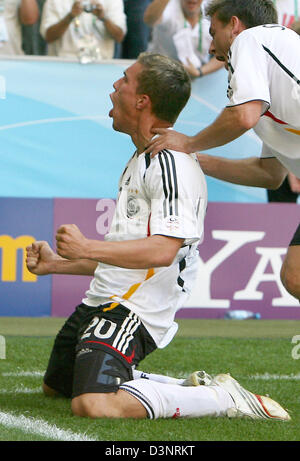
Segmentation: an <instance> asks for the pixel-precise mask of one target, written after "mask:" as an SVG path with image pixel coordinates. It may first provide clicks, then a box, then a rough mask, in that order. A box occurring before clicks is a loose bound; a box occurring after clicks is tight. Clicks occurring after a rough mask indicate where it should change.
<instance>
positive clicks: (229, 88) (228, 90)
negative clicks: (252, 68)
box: [227, 85, 233, 99]
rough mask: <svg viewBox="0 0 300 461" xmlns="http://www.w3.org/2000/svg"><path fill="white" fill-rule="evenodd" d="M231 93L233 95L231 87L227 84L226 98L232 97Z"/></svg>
mask: <svg viewBox="0 0 300 461" xmlns="http://www.w3.org/2000/svg"><path fill="white" fill-rule="evenodd" d="M232 95H233V89H232V88H231V86H230V85H228V88H227V98H228V99H231V98H232Z"/></svg>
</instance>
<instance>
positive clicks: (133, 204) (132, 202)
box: [127, 195, 141, 218]
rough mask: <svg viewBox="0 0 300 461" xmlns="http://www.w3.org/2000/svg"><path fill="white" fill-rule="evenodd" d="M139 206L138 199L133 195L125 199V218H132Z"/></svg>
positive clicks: (137, 211)
mask: <svg viewBox="0 0 300 461" xmlns="http://www.w3.org/2000/svg"><path fill="white" fill-rule="evenodd" d="M140 209H141V207H140V204H139V200H138V199H137V198H136V197H134V196H133V195H130V196H129V197H128V199H127V218H133V217H134V216H136V215H137V214H138V213H139V211H140Z"/></svg>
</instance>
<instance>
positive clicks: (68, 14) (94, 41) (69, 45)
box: [41, 0, 126, 59]
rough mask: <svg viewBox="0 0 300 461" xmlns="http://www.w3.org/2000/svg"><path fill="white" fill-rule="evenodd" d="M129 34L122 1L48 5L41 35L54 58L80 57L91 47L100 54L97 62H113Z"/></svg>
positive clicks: (55, 0) (56, 0)
mask: <svg viewBox="0 0 300 461" xmlns="http://www.w3.org/2000/svg"><path fill="white" fill-rule="evenodd" d="M125 33H126V16H125V13H124V6H123V1H122V0H101V2H95V1H92V2H86V1H75V2H74V1H73V0H64V1H62V0H46V2H45V5H44V9H43V15H42V21H41V34H42V36H43V37H44V38H45V40H46V41H47V43H48V54H49V55H51V56H61V57H76V56H78V55H79V53H80V49H81V48H82V46H87V47H90V48H94V49H95V50H96V51H97V59H111V58H113V55H114V45H115V42H121V41H122V40H123V39H124V36H125Z"/></svg>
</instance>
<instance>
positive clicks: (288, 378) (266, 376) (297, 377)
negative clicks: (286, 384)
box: [249, 373, 300, 381]
mask: <svg viewBox="0 0 300 461" xmlns="http://www.w3.org/2000/svg"><path fill="white" fill-rule="evenodd" d="M249 378H251V379H257V380H260V379H261V380H263V381H271V380H275V381H299V380H300V373H298V374H297V375H294V374H291V375H276V374H270V373H264V374H263V375H253V376H249Z"/></svg>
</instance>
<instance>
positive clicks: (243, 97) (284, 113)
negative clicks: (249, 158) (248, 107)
mask: <svg viewBox="0 0 300 461" xmlns="http://www.w3.org/2000/svg"><path fill="white" fill-rule="evenodd" d="M228 98H229V104H228V107H230V106H235V105H239V104H244V103H246V102H249V101H253V100H261V101H263V102H264V104H263V106H264V109H263V114H262V116H261V118H260V120H259V122H258V123H257V125H256V126H255V127H254V131H255V132H256V134H257V135H258V136H259V137H260V139H261V140H262V141H263V149H262V154H261V155H262V157H274V156H275V157H277V159H278V160H279V161H280V162H281V163H282V164H283V165H284V166H285V167H286V168H287V169H288V170H289V171H291V172H292V173H294V174H295V175H296V176H297V177H300V37H299V35H298V34H296V32H294V31H292V30H290V29H288V28H285V27H283V26H280V25H275V24H273V25H265V26H258V27H253V28H250V29H247V30H245V31H243V32H242V33H241V34H239V35H238V36H237V38H236V39H235V40H234V42H233V44H232V46H231V48H230V51H229V85H228Z"/></svg>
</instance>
